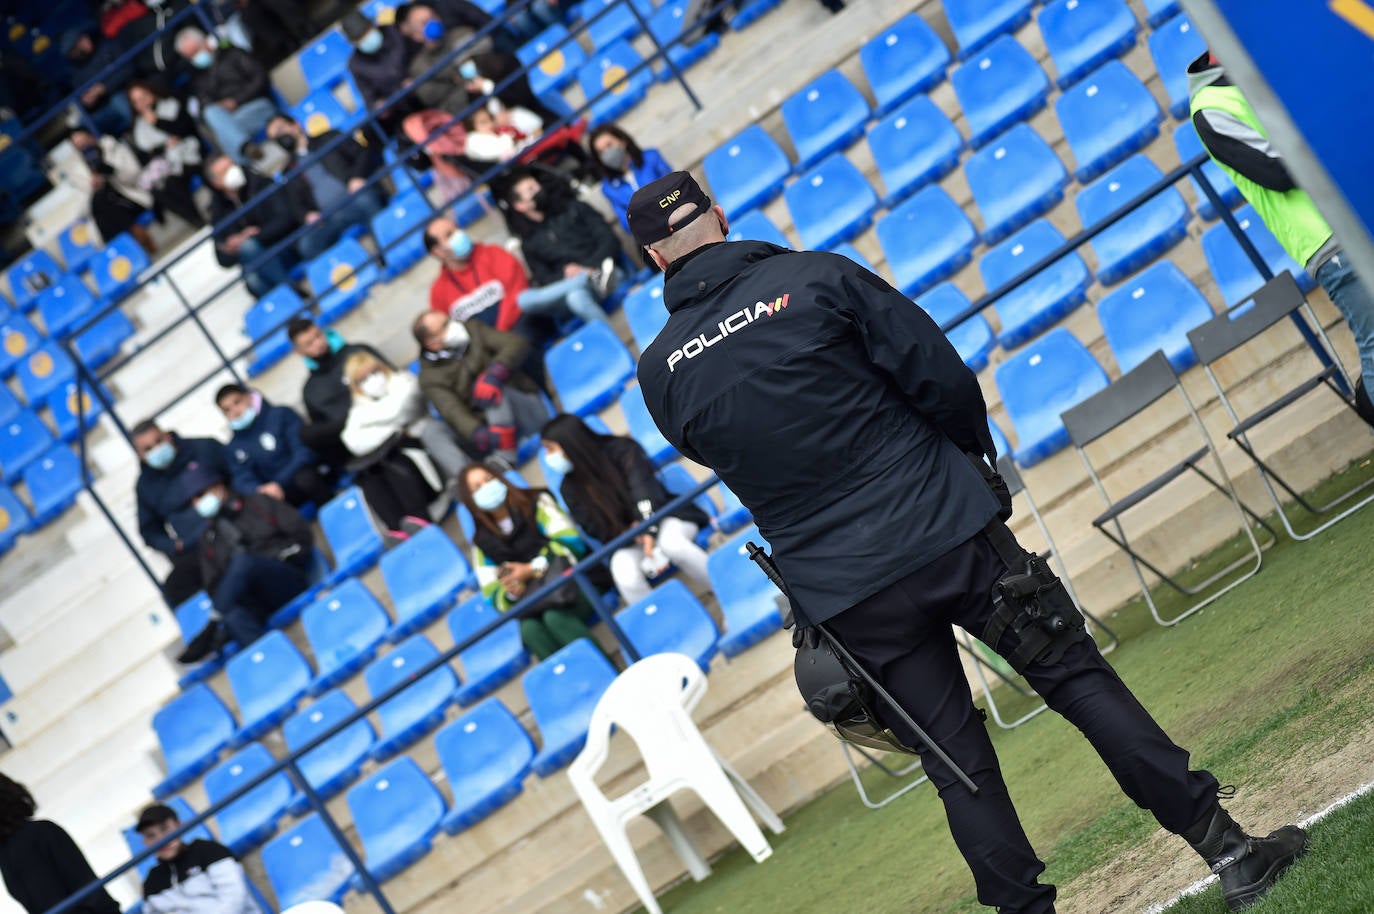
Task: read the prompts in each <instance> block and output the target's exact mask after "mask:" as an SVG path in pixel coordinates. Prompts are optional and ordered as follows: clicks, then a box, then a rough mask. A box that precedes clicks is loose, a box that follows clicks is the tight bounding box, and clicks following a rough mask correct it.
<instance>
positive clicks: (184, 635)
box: [172, 590, 239, 689]
mask: <svg viewBox="0 0 1374 914" xmlns="http://www.w3.org/2000/svg"><path fill="white" fill-rule="evenodd" d="M214 612H215V604H214V603H213V602H211V600H210V595H209V594H207V593H206V592H205V591H203V590H201V591H198V592H196V593H195V594H193V595H192V596H190V597H188V598H187V599H186V600H185V601H184V602H183V603H181V604H179V605H177V606H176V607H175V608H174V609H173V610H172V615H173V616H175V617H176V620H177V628H179V629H181V642H182V644H190V643H191V642H192V641H193V640H195V637H196V635H198V634H200V632H201V630H202V629H204V628H205V626H207V625H209V624H210V619H211V618H212V617H213V616H214ZM238 650H239V646H238V645H237V644H236V643H234V642H233V641H230V642H229V643H228V644H226V645H225V646H224V648H223V649H222V650H220V652H219V653H218V654H212V655H211V656H210V657H209V659H207V660H204V661H202V662H201V663H198V664H196V665H195V666H193V667H191V668H190V669H188V670H186V671H185V672H184V673H182V674H181V676H180V677H179V678H178V679H177V687H178V688H181V689H185V688H188V687H190V686H193V685H195V684H196V683H198V682H204V681H205V680H207V679H209V678H210V677H211V676H213V675H215V674H216V673H218V672H219V671H220V670H222V669H224V664H225V663H226V662H227V661H228V660H229V658H230V657H232V656H233V655H234V654H236V653H238Z"/></svg>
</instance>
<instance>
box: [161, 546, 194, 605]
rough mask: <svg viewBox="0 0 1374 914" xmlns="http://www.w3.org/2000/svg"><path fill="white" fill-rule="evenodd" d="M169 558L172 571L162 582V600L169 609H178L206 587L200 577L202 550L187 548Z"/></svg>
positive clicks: (192, 547)
mask: <svg viewBox="0 0 1374 914" xmlns="http://www.w3.org/2000/svg"><path fill="white" fill-rule="evenodd" d="M169 558H170V559H171V560H172V570H171V571H170V572H168V573H167V577H166V579H165V580H164V581H163V582H162V599H163V601H164V602H165V603H166V604H167V608H168V609H176V608H177V607H178V606H180V605H181V604H182V603H185V602H186V601H187V600H189V599H191V597H193V596H195V594H196V593H197V592H198V591H199V590H200V589H201V588H202V587H203V586H204V584H203V583H202V581H201V576H200V550H199V549H197V548H196V547H195V546H187V547H186V548H185V549H184V550H183V551H181V552H178V553H177V554H175V555H172V556H169Z"/></svg>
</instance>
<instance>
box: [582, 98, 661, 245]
mask: <svg viewBox="0 0 1374 914" xmlns="http://www.w3.org/2000/svg"><path fill="white" fill-rule="evenodd" d="M587 145H588V146H590V147H591V150H592V155H594V156H596V164H597V168H598V169H599V171H600V173H601V192H602V193H603V194H605V195H606V200H607V201H608V202H609V203H610V204H611V209H613V210H615V215H616V218H618V219H619V220H620V224H621V226H622V227H623V228H624V229H625V231H627V232H628V231H629V230H630V222H629V220H628V219H627V218H626V216H625V209H626V207H628V206H629V205H630V197H631V196H632V195H633V194H634V192H635V191H637V190H639V189H640V188H641V187H643V186H644V185H645V184H648V183H649V182H650V181H657V180H658V179H659V178H661V177H663V176H664V175H666V174H668V172H670V171H672V170H673V169H672V168H671V167H670V166H669V165H668V163H667V162H665V161H663V156H661V155H659V154H658V150H657V149H640V148H639V144H638V143H636V142H635V141H634V139H633V138H632V137H631V136H630V135H629V134H628V133H626V132H625V131H624V130H621V129H620V128H619V127H617V126H616V125H615V124H602V125H600V126H598V127H594V128H592V132H591V134H590V135H589V136H588V138H587Z"/></svg>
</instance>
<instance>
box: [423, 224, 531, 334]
mask: <svg viewBox="0 0 1374 914" xmlns="http://www.w3.org/2000/svg"><path fill="white" fill-rule="evenodd" d="M529 287H530V281H529V278H528V277H527V276H526V275H525V268H524V266H523V265H521V263H520V261H519V260H516V259H515V255H514V254H512V253H510V252H509V251H507V250H506V249H505V248H503V247H501V246H500V245H496V244H474V245H473V246H472V256H471V257H470V258H468V263H467V266H466V267H465V268H464V269H461V270H455V269H453V268H452V267H449V266H442V267H440V268H439V275H438V276H436V277H435V278H434V284H433V285H432V286H430V287H429V306H430V308H432V309H433V310H435V311H442V312H443V313H444V314H447V315H450V316H451V317H457V318H458V319H460V320H467V319H468V318H470V317H476V318H478V319H479V320H482V321H483V322H485V323H488V324H493V325H495V327H496V329H497V330H510V329H511V328H512V327H514V326H515V322H516V321H518V320H519V319H520V305H519V304H518V303H517V302H516V298H517V297H518V296H519V295H520V293H521V292H523V291H525V290H526V289H528V288H529ZM493 308H497V309H498V310H497V311H496V312H495V313H494V314H493V312H492V310H491V309H493ZM455 312H456V313H455ZM493 317H494V318H495V319H494V320H493Z"/></svg>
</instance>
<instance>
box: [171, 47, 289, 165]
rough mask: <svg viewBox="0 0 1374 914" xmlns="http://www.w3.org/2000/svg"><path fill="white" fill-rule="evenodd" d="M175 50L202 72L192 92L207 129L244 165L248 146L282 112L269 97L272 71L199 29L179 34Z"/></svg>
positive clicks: (245, 53)
mask: <svg viewBox="0 0 1374 914" xmlns="http://www.w3.org/2000/svg"><path fill="white" fill-rule="evenodd" d="M176 49H177V53H178V54H180V55H181V56H182V57H183V58H185V59H186V61H187V62H189V63H190V65H191V66H192V67H194V68H195V69H196V71H197V72H196V75H195V77H194V78H193V79H192V81H191V90H192V92H193V93H194V94H195V96H196V98H197V99H198V100H199V101H200V116H201V119H202V120H203V121H205V126H206V127H208V128H209V129H210V132H211V133H213V134H214V135H215V142H216V144H218V145H219V148H220V149H222V150H223V151H224V152H225V153H227V154H228V155H229V157H230V158H232V159H233V160H234V161H235V162H238V163H239V164H243V163H244V162H245V161H246V156H245V154H244V149H243V147H244V145H245V144H247V143H248V142H249V141H250V140H252V139H253V135H254V134H256V133H257V132H258V131H259V130H261V129H262V128H263V127H265V126H267V121H268V119H269V118H271V117H272V115H273V114H275V113H276V110H277V107H276V105H275V104H273V103H272V99H271V97H270V96H269V95H268V89H269V88H270V84H269V82H268V78H267V68H266V67H264V66H263V65H262V64H261V63H260V62H258V61H257V60H256V59H254V57H253V55H251V54H249V53H248V52H247V51H245V50H243V49H242V48H236V47H233V46H232V45H223V46H221V45H220V44H219V43H218V42H217V41H215V40H213V39H210V38H207V37H206V36H205V33H204V32H202V31H200V30H199V29H182V30H181V31H180V32H178V33H177V39H176Z"/></svg>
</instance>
